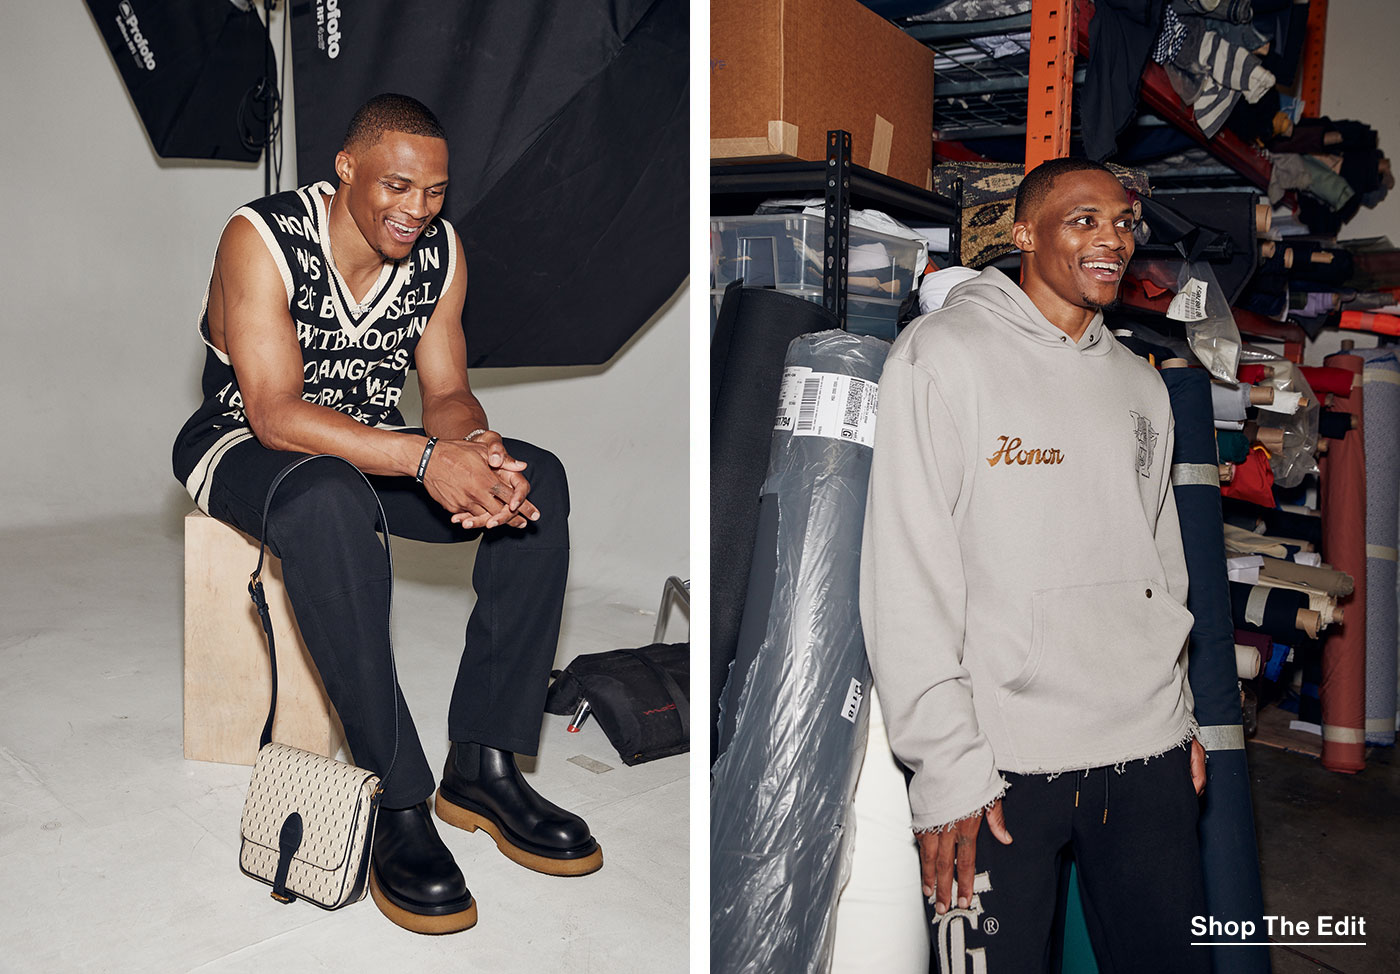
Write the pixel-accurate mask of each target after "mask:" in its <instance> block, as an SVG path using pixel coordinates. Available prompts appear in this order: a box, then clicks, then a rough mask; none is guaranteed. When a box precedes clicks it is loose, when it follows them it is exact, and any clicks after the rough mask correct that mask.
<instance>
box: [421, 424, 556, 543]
mask: <svg viewBox="0 0 1400 974" xmlns="http://www.w3.org/2000/svg"><path fill="white" fill-rule="evenodd" d="M526 466H527V464H526V463H525V462H524V461H523V460H517V459H515V458H514V457H512V456H511V455H510V454H509V453H508V452H506V447H505V444H504V443H503V442H501V437H500V435H499V434H498V433H496V432H494V431H491V430H488V431H487V432H485V433H483V434H481V435H480V436H478V437H477V438H476V439H474V440H471V441H470V442H468V441H467V440H438V443H437V446H436V447H435V448H434V449H433V455H432V457H431V458H430V459H429V461H428V468H427V470H425V471H424V472H423V485H424V486H425V487H427V488H428V493H429V494H430V495H431V496H432V498H433V500H435V501H437V502H438V503H439V504H441V505H442V506H443V507H444V508H446V509H447V510H449V511H451V512H452V523H453V524H460V525H461V526H462V527H464V528H468V529H473V528H494V527H498V526H500V525H503V524H508V525H510V526H511V527H514V528H523V527H525V526H526V525H527V524H528V523H529V522H530V521H538V520H539V518H540V512H539V509H538V508H537V507H535V505H534V504H532V503H530V501H528V500H527V499H526V497H527V496H528V495H529V493H530V482H529V481H528V480H526V479H525V477H524V476H523V475H522V473H521V471H523V470H524V469H525V467H526Z"/></svg>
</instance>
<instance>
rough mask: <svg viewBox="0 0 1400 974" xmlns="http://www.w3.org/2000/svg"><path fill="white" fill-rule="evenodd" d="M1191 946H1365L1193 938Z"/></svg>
mask: <svg viewBox="0 0 1400 974" xmlns="http://www.w3.org/2000/svg"><path fill="white" fill-rule="evenodd" d="M1191 946H1192V947H1365V946H1366V941H1364V940H1221V941H1215V940H1193V941H1192V942H1191Z"/></svg>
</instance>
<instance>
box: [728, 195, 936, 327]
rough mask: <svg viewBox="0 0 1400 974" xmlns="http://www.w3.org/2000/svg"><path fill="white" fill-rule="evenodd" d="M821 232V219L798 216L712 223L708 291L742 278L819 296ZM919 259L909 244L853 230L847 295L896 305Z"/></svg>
mask: <svg viewBox="0 0 1400 974" xmlns="http://www.w3.org/2000/svg"><path fill="white" fill-rule="evenodd" d="M824 229H825V228H824V224H823V220H822V219H821V217H816V216H804V215H803V214H800V213H774V214H766V215H763V216H734V217H715V218H713V219H711V220H710V287H711V288H723V287H724V286H725V285H726V284H728V283H730V282H731V281H733V280H736V279H738V278H743V279H744V283H745V284H747V285H749V286H751V287H776V288H777V289H778V290H780V291H791V292H794V293H796V292H804V296H805V292H808V291H816V292H817V294H818V295H820V294H821V289H822V260H823V258H824V256H825V254H826V240H825V238H824ZM918 256H919V245H918V243H916V242H915V241H913V240H903V239H901V238H899V237H891V236H889V235H888V234H884V233H876V232H875V231H873V230H862V229H860V228H858V227H852V228H851V240H850V253H849V266H850V270H849V272H848V273H847V275H846V293H847V294H848V295H849V296H851V297H861V298H871V299H876V300H880V301H893V302H894V303H895V305H898V304H899V302H900V301H902V300H904V296H905V295H906V294H908V293H909V290H910V288H912V287H913V286H914V273H915V271H916V270H917V268H916V267H915V266H914V263H915V261H917V260H918Z"/></svg>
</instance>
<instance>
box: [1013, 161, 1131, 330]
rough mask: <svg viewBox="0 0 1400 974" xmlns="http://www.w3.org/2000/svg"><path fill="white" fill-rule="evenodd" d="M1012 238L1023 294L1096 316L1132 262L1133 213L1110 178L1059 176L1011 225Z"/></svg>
mask: <svg viewBox="0 0 1400 974" xmlns="http://www.w3.org/2000/svg"><path fill="white" fill-rule="evenodd" d="M1012 239H1013V240H1014V241H1015V242H1016V245H1017V246H1018V247H1020V249H1021V252H1022V260H1021V267H1022V273H1023V286H1024V287H1025V289H1026V291H1027V293H1032V292H1033V291H1034V292H1039V293H1041V294H1046V295H1047V296H1053V298H1055V299H1058V301H1060V302H1063V303H1064V304H1066V305H1069V306H1072V307H1074V308H1078V309H1083V310H1086V311H1090V312H1094V311H1098V310H1100V309H1101V308H1104V307H1106V306H1107V305H1110V304H1112V303H1113V302H1114V301H1116V300H1117V299H1118V288H1119V285H1120V284H1121V283H1122V280H1123V272H1124V270H1125V269H1126V268H1127V266H1128V261H1129V260H1131V259H1132V256H1133V246H1134V244H1133V208H1132V206H1131V205H1130V204H1129V203H1128V194H1127V192H1126V191H1124V189H1123V184H1122V183H1120V182H1119V181H1118V179H1117V177H1115V176H1114V175H1113V174H1112V173H1108V172H1102V171H1099V170H1079V171H1075V172H1067V173H1062V174H1060V175H1059V176H1056V177H1055V179H1054V181H1053V182H1052V183H1051V185H1050V188H1049V191H1048V192H1047V193H1046V194H1045V198H1044V199H1043V200H1041V201H1040V203H1039V205H1038V206H1036V207H1035V209H1034V211H1033V212H1031V213H1030V214H1027V215H1025V217H1024V218H1023V219H1022V220H1020V221H1018V222H1017V223H1016V225H1015V227H1014V228H1013V229H1012ZM1066 310H1068V309H1066ZM1051 317H1052V320H1053V316H1051Z"/></svg>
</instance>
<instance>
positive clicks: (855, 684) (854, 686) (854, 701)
mask: <svg viewBox="0 0 1400 974" xmlns="http://www.w3.org/2000/svg"><path fill="white" fill-rule="evenodd" d="M864 699H865V687H863V686H861V684H860V681H859V680H857V679H856V678H855V677H851V687H850V689H849V690H847V691H846V705H845V706H844V707H842V708H841V716H842V717H844V718H846V719H847V720H849V721H850V722H851V723H853V724H854V723H855V722H856V717H858V716H859V715H860V702H861V701H862V700H864Z"/></svg>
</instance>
